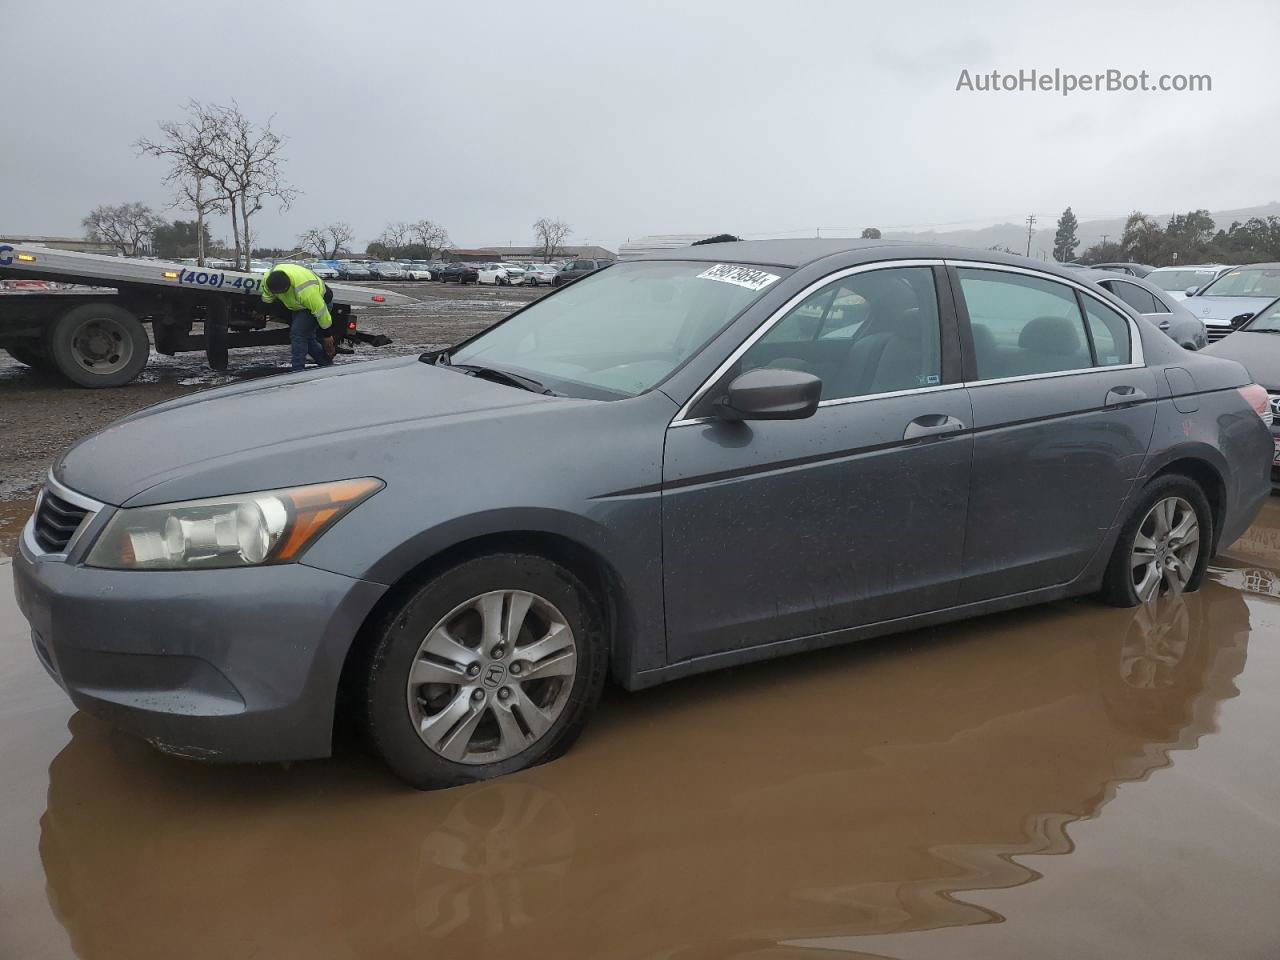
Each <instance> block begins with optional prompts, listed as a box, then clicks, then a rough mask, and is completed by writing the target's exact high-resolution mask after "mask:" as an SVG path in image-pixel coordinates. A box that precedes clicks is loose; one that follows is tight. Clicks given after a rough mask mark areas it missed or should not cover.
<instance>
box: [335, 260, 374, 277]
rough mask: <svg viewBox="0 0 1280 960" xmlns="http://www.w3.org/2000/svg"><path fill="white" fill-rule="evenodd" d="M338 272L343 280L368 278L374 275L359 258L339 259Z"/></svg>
mask: <svg viewBox="0 0 1280 960" xmlns="http://www.w3.org/2000/svg"><path fill="white" fill-rule="evenodd" d="M338 264H339V266H338V274H339V276H340V277H341V278H342V279H343V280H368V279H369V278H370V277H372V276H373V274H372V273H370V272H369V268H368V267H367V266H366V265H365V264H364V263H362V262H361V261H359V260H339V261H338Z"/></svg>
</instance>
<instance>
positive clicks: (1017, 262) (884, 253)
mask: <svg viewBox="0 0 1280 960" xmlns="http://www.w3.org/2000/svg"><path fill="white" fill-rule="evenodd" d="M848 253H861V254H864V256H863V257H862V258H861V259H863V260H865V261H868V262H870V261H873V260H889V259H893V260H903V259H920V260H943V259H946V260H980V261H982V262H984V263H1002V264H1008V265H1010V266H1017V267H1029V268H1032V269H1035V270H1040V271H1042V272H1044V273H1057V274H1059V275H1061V276H1065V277H1070V276H1072V272H1071V271H1070V270H1066V269H1064V268H1063V265H1062V264H1060V263H1057V262H1055V261H1045V260H1032V259H1031V258H1029V257H1020V256H1018V255H1017V254H1010V253H1001V252H999V251H996V250H975V249H974V248H972V247H953V246H950V245H947V244H941V243H917V242H916V241H914V240H853V239H840V238H826V237H824V238H821V239H818V238H809V239H799V240H742V241H740V242H738V243H708V244H703V245H702V246H698V247H681V248H678V249H674V250H664V251H661V252H656V253H652V254H649V255H646V256H643V257H638V258H637V259H639V260H702V261H707V260H710V261H715V262H721V263H750V264H757V265H759V266H774V267H803V266H807V265H808V264H810V263H814V262H816V261H818V260H822V259H825V258H826V257H832V256H836V255H837V254H848Z"/></svg>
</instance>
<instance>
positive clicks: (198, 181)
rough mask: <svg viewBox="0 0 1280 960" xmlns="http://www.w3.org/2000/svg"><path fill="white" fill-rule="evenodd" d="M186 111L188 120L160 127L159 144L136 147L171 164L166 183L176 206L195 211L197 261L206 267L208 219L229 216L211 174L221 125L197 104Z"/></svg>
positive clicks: (150, 142) (144, 142)
mask: <svg viewBox="0 0 1280 960" xmlns="http://www.w3.org/2000/svg"><path fill="white" fill-rule="evenodd" d="M184 109H185V110H186V113H187V119H185V120H178V121H173V120H165V121H163V122H161V123H160V124H159V126H160V134H161V136H160V139H159V140H151V139H149V138H147V137H143V138H142V139H140V140H138V141H137V142H136V143H135V144H134V146H135V147H136V148H137V149H138V151H139V152H141V153H144V154H148V155H150V156H153V157H158V158H160V159H164V160H168V161H169V172H168V173H167V174H165V177H164V182H165V183H166V184H168V185H169V186H171V187H173V188H174V190H175V191H176V193H177V199H176V200H175V201H174V204H173V205H174V206H182V207H185V208H187V209H189V210H194V211H195V215H196V258H197V262H198V263H199V264H200V266H204V258H205V253H206V251H205V248H204V240H205V218H206V217H208V216H210V215H211V214H215V213H226V212H227V199H226V197H224V196H221V195H220V194H219V192H218V188H217V184H216V183H215V182H214V180H213V176H212V172H211V167H212V164H213V147H214V141H215V139H216V137H217V134H218V130H219V124H218V120H217V118H216V117H215V116H214V115H213V114H212V113H210V111H209V110H207V109H206V108H205V106H204V105H203V104H201V103H200V102H199V101H198V100H189V101H187V105H186V107H184Z"/></svg>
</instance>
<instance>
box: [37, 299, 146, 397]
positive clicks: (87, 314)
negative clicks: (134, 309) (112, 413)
mask: <svg viewBox="0 0 1280 960" xmlns="http://www.w3.org/2000/svg"><path fill="white" fill-rule="evenodd" d="M45 348H46V350H47V352H48V354H49V358H50V360H52V362H53V365H54V366H55V367H56V368H57V370H58V372H59V373H60V374H62V375H63V376H64V377H66V378H67V379H68V380H70V381H71V382H72V383H75V384H78V385H80V386H82V387H119V386H122V385H123V384H126V383H128V382H129V381H131V380H133V379H134V378H135V377H136V376H137V375H138V374H139V373H141V372H142V369H143V367H145V366H146V365H147V358H148V356H149V355H150V353H151V341H150V339H148V337H147V331H146V328H145V327H143V325H142V323H141V322H140V321H139V320H138V318H137V317H135V316H134V315H133V314H132V313H130V312H129V311H128V310H126V309H125V308H124V307H121V306H119V305H117V304H114V303H86V304H83V305H82V306H79V307H75V308H73V309H71V310H68V311H67V312H66V313H65V314H63V315H62V316H61V317H60V318H59V319H58V321H57V322H56V323H55V324H54V325H53V327H52V328H51V329H50V330H49V333H48V337H47V340H46V344H45Z"/></svg>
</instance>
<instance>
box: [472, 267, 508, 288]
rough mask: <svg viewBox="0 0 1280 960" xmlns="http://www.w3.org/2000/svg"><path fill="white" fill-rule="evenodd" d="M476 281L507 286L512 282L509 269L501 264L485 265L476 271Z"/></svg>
mask: <svg viewBox="0 0 1280 960" xmlns="http://www.w3.org/2000/svg"><path fill="white" fill-rule="evenodd" d="M476 279H477V281H478V282H480V283H484V284H493V285H495V286H506V285H507V284H509V283H510V282H511V278H510V275H509V274H508V273H507V268H506V267H504V266H503V265H502V264H500V263H484V264H481V265H480V267H479V268H478V269H477V270H476Z"/></svg>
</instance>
